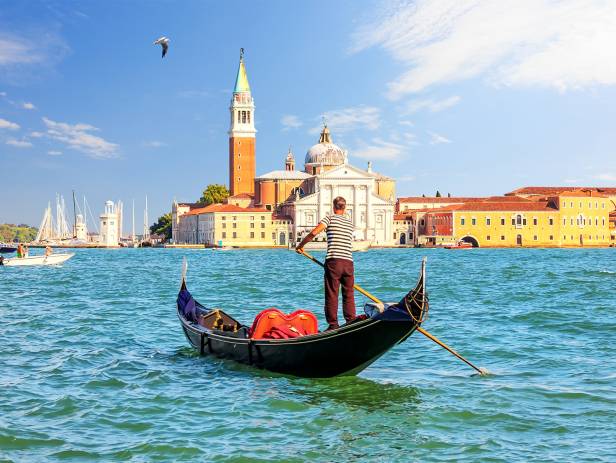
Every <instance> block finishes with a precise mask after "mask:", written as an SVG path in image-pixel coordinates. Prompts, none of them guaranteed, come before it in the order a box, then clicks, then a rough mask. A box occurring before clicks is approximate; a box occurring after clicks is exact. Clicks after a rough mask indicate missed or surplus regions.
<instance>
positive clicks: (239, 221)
mask: <svg viewBox="0 0 616 463" xmlns="http://www.w3.org/2000/svg"><path fill="white" fill-rule="evenodd" d="M289 229H290V219H289V218H287V217H278V216H275V215H273V214H272V212H271V211H268V210H267V209H262V208H256V207H249V208H244V207H239V206H235V205H232V204H212V205H210V206H206V207H201V208H195V209H192V210H190V211H189V212H187V213H185V214H184V215H183V216H182V220H181V221H180V223H179V227H178V230H177V235H176V240H175V242H176V244H204V245H205V246H236V247H246V248H247V247H286V246H287V245H288V242H289V239H291V238H292V237H291V236H290V235H289V233H290V232H289Z"/></svg>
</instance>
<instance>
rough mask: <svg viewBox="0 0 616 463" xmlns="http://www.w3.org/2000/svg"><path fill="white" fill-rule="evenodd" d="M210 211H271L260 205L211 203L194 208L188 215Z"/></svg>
mask: <svg viewBox="0 0 616 463" xmlns="http://www.w3.org/2000/svg"><path fill="white" fill-rule="evenodd" d="M208 212H255V213H256V212H271V211H268V210H267V209H264V208H259V207H239V206H235V205H233V204H210V205H209V206H207V207H202V208H199V209H192V210H191V211H190V212H189V213H188V214H186V215H198V214H206V213H208Z"/></svg>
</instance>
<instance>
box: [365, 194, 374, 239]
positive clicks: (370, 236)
mask: <svg viewBox="0 0 616 463" xmlns="http://www.w3.org/2000/svg"><path fill="white" fill-rule="evenodd" d="M372 215H373V211H372V187H371V186H367V187H366V238H367V239H374V237H375V236H374V230H372V227H373V226H374V217H372ZM371 230H372V232H371Z"/></svg>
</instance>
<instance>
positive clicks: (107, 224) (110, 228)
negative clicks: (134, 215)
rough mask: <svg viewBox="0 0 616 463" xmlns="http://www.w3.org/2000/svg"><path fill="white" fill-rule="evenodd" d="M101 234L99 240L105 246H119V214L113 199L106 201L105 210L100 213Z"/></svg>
mask: <svg viewBox="0 0 616 463" xmlns="http://www.w3.org/2000/svg"><path fill="white" fill-rule="evenodd" d="M100 218H101V234H100V238H99V241H100V243H101V244H103V245H105V246H117V245H118V243H119V237H118V214H117V211H116V207H115V205H114V204H113V201H107V202H106V203H105V212H103V213H102V214H101V215H100Z"/></svg>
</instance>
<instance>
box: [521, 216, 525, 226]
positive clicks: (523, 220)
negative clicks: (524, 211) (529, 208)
mask: <svg viewBox="0 0 616 463" xmlns="http://www.w3.org/2000/svg"><path fill="white" fill-rule="evenodd" d="M522 225H526V217H524V218H523V219H522Z"/></svg>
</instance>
